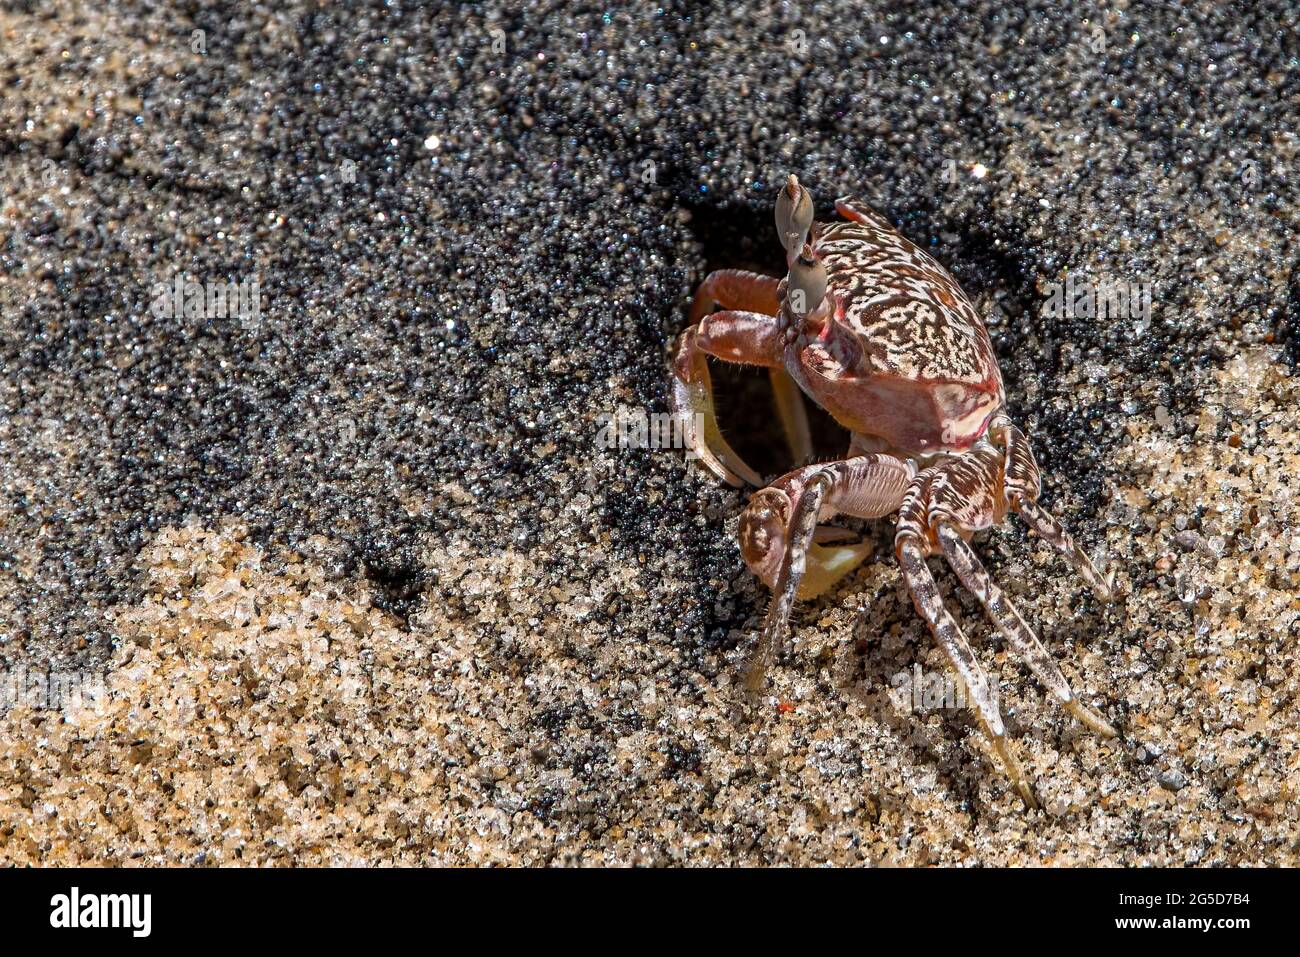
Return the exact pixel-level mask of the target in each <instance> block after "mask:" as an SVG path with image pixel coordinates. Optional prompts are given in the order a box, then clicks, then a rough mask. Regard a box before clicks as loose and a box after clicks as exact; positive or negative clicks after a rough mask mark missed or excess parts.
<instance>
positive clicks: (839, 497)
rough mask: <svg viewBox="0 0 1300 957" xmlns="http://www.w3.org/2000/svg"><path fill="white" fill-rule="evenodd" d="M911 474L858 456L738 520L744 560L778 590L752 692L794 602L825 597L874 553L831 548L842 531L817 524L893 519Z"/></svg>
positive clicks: (794, 483) (786, 488)
mask: <svg viewBox="0 0 1300 957" xmlns="http://www.w3.org/2000/svg"><path fill="white" fill-rule="evenodd" d="M912 474H913V472H912V469H911V467H910V466H909V465H908V464H907V463H905V462H903V461H901V460H900V459H896V458H894V457H893V456H889V455H876V454H869V455H860V456H856V457H855V458H851V459H846V460H845V461H843V462H832V463H830V464H827V465H809V466H805V467H804V468H802V469H796V470H795V471H793V472H790V473H788V474H786V475H783V476H782V477H781V478H779V479H777V480H776V481H775V482H773V483H772V484H771V485H770V486H768V487H767V488H765V489H763V490H761V491H759V492H756V493H755V494H754V496H753V498H751V499H750V503H749V506H748V507H747V508H746V509H745V511H744V514H742V515H741V517H740V547H741V554H742V555H743V556H744V558H745V562H746V564H748V565H749V567H750V568H751V569H752V570H753V571H754V573H755V574H757V575H758V576H759V578H761V579H762V580H763V581H764V582H765V583H766V584H768V585H769V586H770V587H771V588H772V603H771V605H769V607H768V613H767V618H766V619H765V621H764V624H763V631H762V633H761V634H760V636H759V642H758V649H757V651H756V652H755V654H754V658H753V661H752V662H751V664H750V667H749V672H748V674H747V677H746V685H747V686H748V687H749V689H750V690H751V691H753V690H757V689H758V687H759V686H760V685H761V684H762V681H763V675H764V673H765V669H766V666H767V663H768V661H769V660H770V659H771V657H772V654H773V652H774V651H775V648H776V646H777V645H778V644H779V642H780V639H781V636H782V634H783V633H784V630H785V626H786V622H787V621H788V620H789V617H790V610H791V609H792V608H793V607H794V602H795V600H796V599H797V598H814V597H816V596H817V595H820V594H821V593H822V592H824V591H826V590H827V589H829V588H830V587H831V586H832V585H834V584H835V583H836V582H837V581H839V580H840V579H842V578H843V577H844V576H845V575H847V574H849V572H851V571H853V569H855V568H857V567H858V566H859V565H860V564H862V562H863V560H864V559H866V557H867V556H868V555H869V554H870V553H871V551H872V545H871V544H870V543H867V542H857V543H853V544H845V545H836V546H831V545H828V544H826V543H827V542H829V541H831V540H833V539H838V538H841V537H842V535H843V534H844V533H843V530H842V529H833V528H829V527H827V526H822V527H821V528H819V527H818V525H817V523H818V522H819V521H824V520H828V519H830V518H833V517H834V516H835V515H837V514H844V515H852V516H856V517H858V518H879V517H881V516H883V515H888V514H890V513H891V512H893V511H895V510H896V509H897V508H898V505H899V503H900V502H901V501H902V497H903V492H904V490H905V489H906V488H907V483H908V482H909V481H911V479H912Z"/></svg>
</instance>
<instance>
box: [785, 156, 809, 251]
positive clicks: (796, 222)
mask: <svg viewBox="0 0 1300 957" xmlns="http://www.w3.org/2000/svg"><path fill="white" fill-rule="evenodd" d="M812 224H813V200H812V193H810V192H808V190H806V189H804V187H803V186H802V185H801V184H800V183H799V178H798V177H797V176H795V175H794V173H791V174H790V178H789V180H787V181H786V184H785V185H784V186H783V187H781V192H780V194H779V195H778V196H777V198H776V233H777V235H778V236H779V237H780V238H781V245H783V246H784V247H785V255H786V259H787V260H788V261H793V260H794V258H795V257H796V256H797V255H798V254H799V250H800V249H802V248H803V247H804V244H805V243H807V242H808V233H809V231H810V230H811V229H812Z"/></svg>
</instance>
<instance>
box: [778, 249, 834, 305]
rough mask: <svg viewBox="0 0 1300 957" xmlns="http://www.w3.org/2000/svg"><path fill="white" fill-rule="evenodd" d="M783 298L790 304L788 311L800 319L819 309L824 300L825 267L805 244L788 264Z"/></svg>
mask: <svg viewBox="0 0 1300 957" xmlns="http://www.w3.org/2000/svg"><path fill="white" fill-rule="evenodd" d="M785 297H786V301H787V302H788V303H789V304H790V311H791V312H793V313H794V314H795V315H796V316H798V317H799V318H800V319H803V318H806V317H807V316H810V315H812V314H813V313H815V312H816V311H817V310H818V309H820V308H821V305H822V301H823V300H824V299H825V298H826V266H825V264H823V263H822V261H821V260H820V259H818V258H817V257H816V256H815V255H814V254H813V250H812V246H810V245H808V244H807V243H805V244H804V247H803V250H802V251H801V252H800V253H799V255H798V256H797V257H796V258H795V259H794V260H792V261H791V263H790V275H789V278H788V280H787V282H786V291H785Z"/></svg>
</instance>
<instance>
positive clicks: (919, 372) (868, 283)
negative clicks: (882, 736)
mask: <svg viewBox="0 0 1300 957" xmlns="http://www.w3.org/2000/svg"><path fill="white" fill-rule="evenodd" d="M835 208H836V210H837V212H838V213H839V214H840V216H841V217H843V219H842V220H840V221H836V222H814V221H813V199H812V195H811V194H810V192H809V191H808V190H807V189H806V188H805V187H804V186H803V185H802V184H800V182H799V180H798V178H797V177H796V176H794V175H791V176H790V177H789V180H788V182H786V183H785V184H784V185H783V186H782V188H781V191H780V193H779V195H778V197H777V202H776V226H777V233H778V235H779V237H780V239H781V243H782V245H783V246H784V247H785V252H786V265H787V268H788V273H787V275H786V277H785V278H784V279H776V278H773V277H770V276H763V275H759V274H757V273H753V272H748V271H745V270H739V269H721V270H718V271H716V272H713V273H710V274H709V275H708V276H707V277H706V278H705V280H704V282H703V284H702V285H701V286H700V288H699V290H698V291H697V293H696V295H695V298H694V301H693V304H692V307H691V314H690V326H689V327H688V328H687V330H686V331H685V332H684V333H683V334H682V337H681V339H680V340H679V342H678V344H677V348H676V353H675V356H674V358H673V361H672V397H673V405H674V412H675V414H676V415H678V416H681V417H683V420H689V421H691V422H693V423H698V427H696V428H692V429H688V430H686V436H687V444H688V445H689V447H690V451H691V452H692V453H693V455H694V457H695V458H696V460H698V461H699V462H700V463H701V464H702V465H704V466H705V467H706V468H707V469H708V470H709V471H711V472H712V473H713V474H714V475H716V476H717V477H718V478H719V479H721V480H723V481H725V482H728V483H730V484H732V485H734V486H737V487H741V486H744V485H746V484H748V485H753V486H760V487H761V486H763V481H762V479H761V477H760V476H759V475H758V473H757V472H755V471H754V470H753V469H752V468H750V466H749V465H747V464H746V463H745V462H744V460H743V459H742V458H741V457H740V456H739V455H738V454H737V453H736V452H735V450H734V449H732V447H731V446H730V445H728V443H727V441H726V439H725V438H724V437H723V435H722V431H721V429H720V428H719V426H718V421H717V417H716V414H715V412H714V404H713V394H712V387H711V384H710V378H709V367H708V357H710V356H712V357H714V358H716V359H722V360H725V361H728V362H734V363H741V364H745V365H750V366H761V367H766V368H767V369H768V370H769V372H770V375H771V378H772V384H773V390H774V395H775V397H776V405H777V411H778V413H779V418H780V420H781V422H782V424H783V426H784V427H785V431H786V437H787V439H788V441H789V443H790V446H791V448H792V449H793V450H794V451H795V453H796V460H797V461H801V462H807V461H810V460H811V459H812V449H811V442H810V440H809V433H808V423H807V412H806V409H805V407H804V404H803V399H802V398H801V397H800V393H801V392H802V394H803V395H805V396H807V397H808V398H810V399H811V400H812V401H813V402H815V403H817V405H819V406H821V407H822V408H823V409H825V410H826V411H827V412H829V413H830V415H831V416H832V417H833V418H834V419H835V420H836V421H837V422H839V424H840V425H842V426H843V427H844V428H845V429H847V430H848V432H849V434H850V436H851V439H850V442H849V448H848V452H847V454H846V456H845V458H843V459H842V460H840V461H832V462H820V463H814V464H808V465H803V466H801V467H799V468H796V469H795V470H794V471H792V472H788V473H786V474H785V475H782V476H781V477H780V478H778V479H777V480H776V481H774V482H772V483H771V484H770V485H767V486H766V487H763V488H760V490H759V491H758V492H756V493H754V495H753V496H752V497H751V498H750V501H749V504H748V506H747V507H746V508H745V510H744V512H743V513H742V514H741V516H740V523H739V540H740V550H741V554H742V556H743V557H744V560H745V563H746V564H747V565H748V566H749V568H750V569H751V570H752V571H753V573H754V574H755V575H757V576H758V577H759V578H760V579H761V580H762V581H763V582H764V583H765V584H766V585H767V586H768V587H769V588H771V589H772V599H771V603H770V605H769V608H768V611H767V614H766V617H765V619H764V622H763V626H762V631H761V633H760V635H759V638H758V646H757V649H756V651H755V652H754V655H753V658H752V659H751V663H750V665H749V668H748V672H747V675H746V680H745V684H746V687H747V688H748V690H749V691H751V692H757V691H759V690H760V689H761V688H762V685H763V682H764V676H765V671H766V667H767V665H768V663H769V662H770V660H771V659H772V658H773V656H774V655H775V653H776V649H777V648H778V646H779V643H780V641H781V640H782V638H783V636H784V633H785V631H786V629H787V627H788V622H789V619H790V613H791V609H792V608H793V606H794V603H795V601H796V600H806V599H812V598H816V597H817V596H819V595H822V594H823V593H825V592H826V591H828V590H829V589H830V588H831V587H832V586H834V585H835V584H836V583H837V582H839V581H840V580H841V579H843V578H844V577H845V576H846V575H848V574H850V573H851V572H852V571H853V570H854V569H855V568H857V567H858V566H859V565H860V564H861V563H862V562H863V561H865V560H866V559H867V558H868V557H869V555H870V554H871V552H872V546H871V545H870V544H869V543H867V542H857V543H846V535H847V532H846V530H844V529H841V528H837V527H835V526H833V525H830V524H828V523H830V522H832V521H833V520H834V519H835V518H836V517H837V516H841V515H842V516H850V517H855V518H864V519H874V518H884V517H886V516H889V515H892V514H895V513H897V523H896V531H895V535H894V553H895V555H896V556H897V560H898V564H899V568H900V569H901V573H902V577H903V582H904V583H905V585H906V587H907V590H908V592H909V593H910V595H911V598H912V602H913V604H914V605H915V607H916V611H917V613H918V614H919V615H920V616H921V617H922V618H923V619H924V620H925V622H926V624H927V625H928V626H929V628H930V630H931V631H932V632H933V633H934V637H935V639H936V640H937V642H938V644H939V647H940V648H941V649H942V651H943V653H944V655H945V656H946V657H947V659H948V662H949V663H950V664H951V666H952V668H953V669H954V671H955V672H956V675H957V679H958V680H959V681H960V682H961V684H962V685H963V686H964V690H965V692H966V696H967V698H966V700H967V701H968V702H969V703H970V705H971V708H972V710H973V711H974V713H975V716H976V717H977V719H978V722H979V724H980V726H981V727H982V729H983V731H984V733H985V734H986V735H987V736H988V739H989V741H990V743H991V745H992V748H993V751H994V753H995V754H996V755H997V757H998V761H999V763H1000V764H1001V765H1002V767H1003V768H1004V770H1005V772H1006V774H1007V776H1008V777H1009V778H1010V780H1011V782H1012V784H1013V785H1014V786H1015V788H1016V790H1017V791H1018V792H1019V794H1020V796H1021V797H1022V798H1023V799H1024V801H1025V803H1026V804H1027V805H1028V806H1030V807H1035V806H1036V805H1037V802H1036V800H1035V797H1034V791H1033V788H1032V787H1031V786H1030V783H1029V781H1028V779H1027V778H1026V776H1025V773H1024V771H1023V769H1022V767H1021V765H1020V762H1019V760H1018V758H1017V756H1016V751H1015V747H1014V745H1013V743H1012V741H1011V740H1010V739H1009V738H1008V736H1007V732H1006V727H1005V725H1004V723H1003V720H1002V714H1001V711H1000V709H999V706H998V701H997V694H996V692H995V690H994V688H993V686H992V685H991V684H990V682H989V679H988V677H987V676H986V675H985V672H984V669H983V668H982V667H981V666H980V664H979V662H978V660H977V658H976V656H975V654H974V652H973V651H972V650H971V646H970V644H969V642H968V641H967V639H966V637H965V635H964V634H963V633H962V629H961V627H960V625H959V624H958V623H957V621H956V620H955V619H954V618H953V616H952V614H951V613H950V612H949V611H948V610H947V608H946V607H945V605H944V601H943V597H942V596H941V594H940V591H939V587H938V584H937V583H936V581H935V578H934V575H933V574H932V573H931V571H930V568H929V566H928V564H927V559H928V558H930V557H932V556H940V557H942V558H944V559H946V561H947V563H948V565H949V566H950V567H951V568H952V570H953V571H954V572H955V573H956V575H957V578H958V580H959V581H960V582H961V584H962V585H963V586H964V587H965V588H966V589H968V590H969V591H970V592H971V593H972V594H974V595H975V597H976V598H977V599H979V601H980V603H981V604H982V605H983V607H984V610H985V612H986V613H987V615H988V617H989V618H990V619H991V620H992V622H993V624H994V625H995V626H996V628H997V629H998V631H999V632H1000V633H1001V634H1002V635H1003V637H1004V638H1005V640H1006V642H1007V644H1008V646H1009V647H1010V648H1012V649H1013V650H1014V651H1015V652H1016V653H1017V654H1018V655H1020V656H1021V657H1022V658H1023V659H1024V661H1025V663H1026V664H1027V665H1028V666H1029V669H1030V670H1031V671H1032V672H1033V673H1034V675H1035V676H1036V677H1037V678H1038V680H1039V681H1041V682H1042V684H1043V685H1044V686H1045V687H1046V688H1047V689H1048V691H1049V692H1050V693H1051V694H1052V696H1053V697H1055V698H1056V700H1057V701H1058V702H1060V704H1061V705H1062V706H1063V707H1064V708H1065V709H1066V710H1067V711H1068V712H1069V713H1070V714H1072V715H1073V716H1074V717H1075V718H1076V719H1078V720H1079V721H1080V722H1081V723H1082V724H1083V725H1085V726H1086V727H1088V728H1089V729H1091V730H1092V731H1094V732H1097V733H1098V734H1101V735H1104V736H1107V737H1113V736H1114V735H1115V734H1116V732H1115V729H1114V728H1113V727H1111V725H1110V724H1108V723H1107V722H1106V721H1105V720H1103V719H1102V718H1101V717H1099V716H1098V715H1097V714H1095V713H1094V712H1093V711H1091V710H1090V709H1089V708H1087V707H1086V706H1085V705H1084V704H1083V703H1082V702H1081V701H1080V700H1079V698H1078V696H1077V695H1076V694H1075V693H1074V691H1073V690H1072V689H1071V687H1070V684H1069V682H1068V681H1067V680H1066V678H1065V676H1064V675H1063V674H1062V673H1061V670H1060V668H1059V667H1058V666H1057V665H1056V663H1055V662H1054V661H1053V659H1052V657H1051V655H1050V654H1049V653H1048V651H1047V650H1046V649H1045V648H1044V647H1043V645H1042V643H1041V642H1040V641H1039V639H1038V637H1037V636H1036V635H1035V634H1034V631H1033V629H1032V628H1030V626H1029V625H1028V624H1027V623H1026V621H1025V619H1024V618H1023V617H1022V616H1021V614H1020V613H1019V612H1018V611H1017V610H1016V608H1015V606H1014V605H1013V604H1012V603H1011V600H1010V599H1009V598H1008V597H1007V596H1006V594H1005V592H1003V591H1002V589H1001V588H999V587H998V585H997V583H996V582H995V581H994V580H993V578H992V577H991V576H990V575H989V573H988V572H987V571H986V570H985V568H984V565H983V564H982V563H981V561H980V559H979V558H978V556H977V555H976V553H975V551H974V550H973V549H972V548H971V545H970V542H971V538H972V536H973V535H974V534H975V533H977V532H982V531H984V530H986V529H989V528H992V527H993V526H995V525H999V524H1001V523H1002V521H1003V520H1004V518H1005V517H1006V516H1007V515H1008V514H1010V513H1014V514H1016V515H1018V516H1019V517H1020V518H1021V519H1022V520H1023V521H1024V522H1025V524H1026V525H1028V527H1029V528H1030V529H1032V530H1033V531H1034V532H1035V533H1037V534H1038V536H1039V537H1041V538H1042V540H1043V541H1045V542H1047V543H1049V544H1050V545H1052V546H1053V547H1054V548H1055V549H1056V550H1057V551H1059V552H1060V553H1061V555H1063V556H1064V558H1065V559H1066V561H1067V562H1068V563H1069V564H1070V565H1071V566H1073V568H1074V570H1075V571H1076V572H1077V573H1078V575H1079V576H1080V577H1081V578H1082V579H1083V580H1084V581H1085V582H1086V583H1087V584H1088V585H1089V586H1090V587H1091V589H1092V590H1093V592H1095V593H1096V594H1097V595H1098V596H1099V597H1100V598H1101V599H1103V600H1106V601H1109V600H1111V599H1112V597H1113V586H1112V581H1111V578H1110V577H1109V576H1108V575H1106V574H1103V572H1102V571H1101V570H1099V569H1098V567H1097V565H1095V564H1094V563H1093V562H1092V560H1091V559H1090V558H1089V557H1088V556H1087V554H1085V553H1084V551H1083V550H1082V549H1081V548H1080V547H1079V546H1078V545H1077V544H1076V543H1075V541H1074V540H1073V539H1072V538H1071V536H1070V535H1069V533H1068V532H1067V531H1066V530H1065V528H1064V527H1062V525H1061V523H1060V522H1058V521H1057V520H1056V519H1055V518H1054V517H1052V515H1050V514H1049V513H1048V512H1047V511H1046V510H1045V509H1044V508H1043V507H1042V506H1041V505H1039V504H1038V502H1037V499H1038V496H1039V491H1040V477H1039V470H1038V466H1037V464H1036V463H1035V461H1034V456H1033V453H1032V452H1031V451H1030V447H1029V442H1028V440H1027V439H1026V437H1025V435H1024V433H1023V432H1021V430H1020V429H1019V428H1017V427H1016V425H1015V424H1014V423H1013V422H1012V420H1011V418H1010V417H1009V416H1008V414H1007V411H1006V396H1005V393H1004V390H1003V385H1002V375H1001V373H1000V371H999V369H998V365H997V360H996V359H995V357H994V354H993V347H992V345H991V343H990V342H989V336H988V331H987V330H986V329H985V327H984V323H983V321H982V320H981V319H980V316H979V314H978V313H977V311H976V310H975V308H974V306H973V305H972V304H971V302H970V300H969V299H968V298H967V296H966V294H965V293H964V292H963V291H962V289H961V287H960V286H959V285H958V284H957V282H956V280H954V279H953V278H952V276H951V275H949V274H948V272H947V270H945V269H944V268H943V266H941V265H940V264H939V263H938V262H937V261H936V260H935V259H933V258H932V257H931V256H929V255H928V254H927V253H925V252H924V251H923V250H921V249H919V248H917V247H916V246H915V245H913V244H912V243H911V242H909V241H908V240H907V239H906V238H904V236H903V235H902V234H901V233H899V232H898V231H897V230H896V229H895V228H894V227H893V226H892V225H891V224H890V223H889V222H888V221H887V220H885V219H884V218H883V217H882V216H880V215H879V214H877V213H876V212H874V211H873V210H872V209H870V208H869V207H868V206H866V205H865V204H864V203H862V202H860V201H858V200H855V199H850V198H845V199H840V200H837V201H836V203H835ZM718 307H721V310H722V311H714V310H715V309H716V308H718ZM1103 567H1104V565H1103Z"/></svg>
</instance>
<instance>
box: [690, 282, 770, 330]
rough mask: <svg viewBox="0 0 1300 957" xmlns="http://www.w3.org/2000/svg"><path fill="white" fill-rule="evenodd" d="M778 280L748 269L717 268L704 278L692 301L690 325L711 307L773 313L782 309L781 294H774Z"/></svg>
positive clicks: (765, 313)
mask: <svg viewBox="0 0 1300 957" xmlns="http://www.w3.org/2000/svg"><path fill="white" fill-rule="evenodd" d="M780 284H781V280H779V279H777V278H775V277H773V276H764V275H761V274H760V273H756V272H750V271H749V270H747V269H717V270H714V271H713V272H711V273H709V274H708V275H707V276H705V277H704V282H702V283H700V288H699V289H697V290H695V298H694V299H693V300H692V301H691V325H694V324H695V323H697V322H699V321H700V320H701V319H703V318H704V317H705V316H707V315H708V314H709V313H710V312H712V311H713V307H714V306H721V307H722V308H723V309H739V310H742V311H744V312H761V313H763V314H764V315H767V316H775V315H776V314H777V313H778V312H780V311H781V297H780V296H778V295H777V294H776V290H777V287H778V286H779V285H780Z"/></svg>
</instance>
